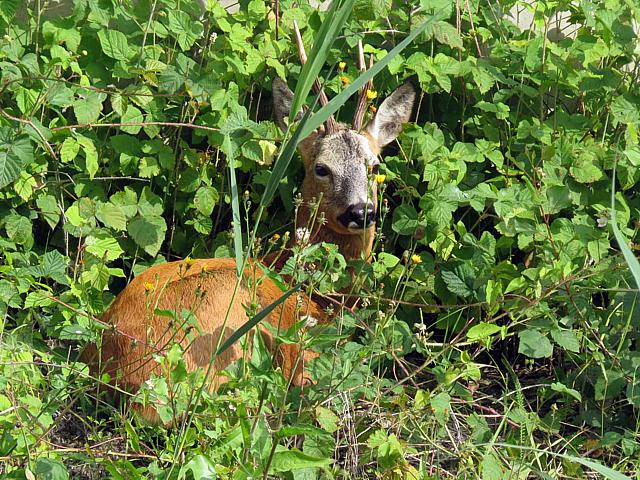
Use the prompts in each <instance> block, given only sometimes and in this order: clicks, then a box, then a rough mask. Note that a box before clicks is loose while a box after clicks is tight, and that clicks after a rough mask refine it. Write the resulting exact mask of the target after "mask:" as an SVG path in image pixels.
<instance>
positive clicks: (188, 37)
mask: <svg viewBox="0 0 640 480" xmlns="http://www.w3.org/2000/svg"><path fill="white" fill-rule="evenodd" d="M167 18H168V19H169V31H170V32H171V35H172V36H173V37H174V38H175V39H176V40H178V44H179V45H180V48H181V49H182V50H183V51H186V50H189V49H190V48H191V46H192V45H193V44H194V42H195V41H196V40H197V39H198V38H200V37H201V36H202V33H203V32H204V27H203V26H202V23H201V22H199V21H197V20H193V19H192V18H191V17H190V16H189V14H187V13H185V12H182V11H180V10H173V9H171V10H169V12H168V14H167ZM235 25H237V24H235Z"/></svg>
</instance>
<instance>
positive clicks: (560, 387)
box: [551, 382, 582, 402]
mask: <svg viewBox="0 0 640 480" xmlns="http://www.w3.org/2000/svg"><path fill="white" fill-rule="evenodd" d="M551 390H553V391H554V392H558V393H564V394H566V395H569V396H571V397H573V398H575V399H576V400H578V401H579V402H581V401H582V395H580V392H578V391H577V390H574V389H573V388H569V387H567V386H566V385H565V384H564V383H560V382H553V383H552V384H551Z"/></svg>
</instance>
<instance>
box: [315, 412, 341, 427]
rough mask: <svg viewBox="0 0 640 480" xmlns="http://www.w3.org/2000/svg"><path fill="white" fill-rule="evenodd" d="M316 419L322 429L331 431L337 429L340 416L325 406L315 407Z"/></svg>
mask: <svg viewBox="0 0 640 480" xmlns="http://www.w3.org/2000/svg"><path fill="white" fill-rule="evenodd" d="M316 420H317V422H318V424H319V425H320V427H322V429H323V430H325V431H327V432H329V433H333V432H336V431H337V430H338V423H339V422H340V418H339V417H338V416H337V415H336V414H335V413H333V412H332V411H331V410H329V409H328V408H325V407H321V406H318V407H316Z"/></svg>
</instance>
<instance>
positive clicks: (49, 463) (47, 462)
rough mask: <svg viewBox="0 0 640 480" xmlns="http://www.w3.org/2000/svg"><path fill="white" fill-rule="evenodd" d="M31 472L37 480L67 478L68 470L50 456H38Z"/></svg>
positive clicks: (60, 479)
mask: <svg viewBox="0 0 640 480" xmlns="http://www.w3.org/2000/svg"><path fill="white" fill-rule="evenodd" d="M33 473H35V474H36V475H37V478H38V480H67V479H68V478H69V472H68V471H67V468H66V467H65V466H64V464H63V463H62V462H61V461H59V460H54V459H52V458H38V459H37V460H36V462H35V467H34V469H33Z"/></svg>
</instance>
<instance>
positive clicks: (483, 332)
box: [467, 322, 501, 342]
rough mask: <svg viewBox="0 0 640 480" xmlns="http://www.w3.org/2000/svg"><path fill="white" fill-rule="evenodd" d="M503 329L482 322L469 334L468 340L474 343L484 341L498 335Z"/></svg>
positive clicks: (472, 328)
mask: <svg viewBox="0 0 640 480" xmlns="http://www.w3.org/2000/svg"><path fill="white" fill-rule="evenodd" d="M500 330H501V328H500V327H499V326H498V325H496V324H495V323H487V322H480V323H479V324H477V325H474V326H473V327H471V328H470V329H469V331H468V332H467V339H468V340H470V341H472V342H477V341H482V340H484V339H486V338H489V337H490V336H491V335H494V334H496V333H498V332H499V331H500Z"/></svg>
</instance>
